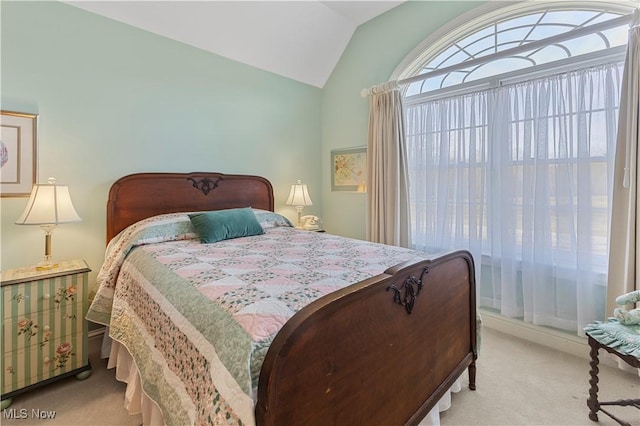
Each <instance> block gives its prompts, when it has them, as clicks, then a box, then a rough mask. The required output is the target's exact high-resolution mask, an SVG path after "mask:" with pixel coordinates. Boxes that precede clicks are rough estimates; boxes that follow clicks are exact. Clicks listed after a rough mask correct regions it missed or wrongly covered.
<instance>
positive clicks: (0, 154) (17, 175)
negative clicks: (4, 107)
mask: <svg viewBox="0 0 640 426" xmlns="http://www.w3.org/2000/svg"><path fill="white" fill-rule="evenodd" d="M1 113H2V114H1V115H0V196H2V197H28V196H29V194H31V187H32V186H33V184H34V183H35V182H36V146H37V140H36V139H37V124H36V122H37V118H38V116H37V115H36V114H26V113H21V112H13V111H2V112H1Z"/></svg>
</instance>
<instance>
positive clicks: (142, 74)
mask: <svg viewBox="0 0 640 426" xmlns="http://www.w3.org/2000/svg"><path fill="white" fill-rule="evenodd" d="M0 7H1V34H0V35H1V49H2V50H1V51H0V53H1V59H2V63H1V76H0V77H1V87H0V89H1V91H0V92H1V94H2V97H1V107H2V109H3V110H12V111H19V112H28V113H36V114H39V122H38V124H39V138H38V139H39V140H38V167H37V169H38V181H39V182H46V180H47V177H49V176H54V177H56V179H57V180H58V183H60V184H67V185H69V187H70V191H71V196H72V199H73V202H74V205H75V207H76V210H77V211H78V213H79V214H80V216H81V217H82V218H83V221H82V222H80V223H74V224H67V225H61V226H59V227H58V228H57V229H56V230H55V232H54V234H53V255H54V257H55V258H57V259H67V258H76V257H82V258H84V259H86V260H87V262H88V263H89V265H90V267H91V268H92V269H93V272H92V277H95V274H96V273H97V270H98V268H99V267H100V265H101V263H102V260H103V258H104V248H105V232H106V231H105V215H106V214H105V210H106V201H107V193H108V190H109V187H110V185H111V184H112V183H113V181H114V180H116V179H117V178H118V177H121V176H123V175H126V174H129V173H135V172H147V171H176V172H190V171H219V172H223V173H250V174H257V175H262V176H265V177H267V178H268V179H270V180H271V182H272V184H273V186H274V189H275V198H276V210H278V211H279V212H281V213H283V214H285V215H286V216H288V217H289V218H291V219H293V218H295V215H296V213H295V210H294V209H293V208H291V207H288V206H284V202H285V200H286V197H287V195H288V191H289V187H290V185H291V184H292V183H294V182H295V181H296V179H302V180H304V181H305V182H306V183H307V184H308V185H309V190H310V192H311V195H312V197H313V201H314V205H313V206H312V207H309V208H307V209H305V212H307V213H315V214H320V213H321V211H322V197H321V180H320V179H321V169H320V164H318V161H317V159H318V156H319V155H320V152H321V150H320V146H321V122H320V117H321V102H322V97H321V96H322V91H321V90H320V89H318V88H315V87H312V86H308V85H305V84H302V83H298V82H295V81H293V80H290V79H286V78H283V77H279V76H276V75H275V74H272V73H268V72H264V71H261V70H258V69H256V68H253V67H250V66H246V65H242V64H240V63H237V62H234V61H231V60H228V59H225V58H222V57H220V56H216V55H212V54H210V53H207V52H205V51H202V50H199V49H196V48H193V47H190V46H187V45H185V44H182V43H178V42H174V41H171V40H169V39H166V38H163V37H160V36H157V35H154V34H151V33H148V32H145V31H142V30H139V29H135V28H133V27H130V26H128V25H125V24H121V23H118V22H116V21H113V20H109V19H106V18H103V17H100V16H98V15H95V14H92V13H89V12H86V11H84V10H81V9H78V8H75V7H72V6H69V5H66V4H63V3H58V2H50V1H44V2H10V1H2V2H1V3H0ZM26 202H27V198H7V197H4V198H2V199H0V209H1V214H2V223H1V228H0V234H1V235H0V237H1V245H0V256H1V267H2V269H7V268H13V267H19V266H26V265H32V264H35V263H37V262H38V261H40V260H41V258H42V256H43V254H44V233H43V232H42V230H41V229H40V228H39V227H37V226H36V227H31V226H18V225H15V224H14V221H15V220H16V219H17V218H18V216H19V215H20V213H21V212H22V210H23V208H24V207H25V205H26ZM92 281H93V279H92Z"/></svg>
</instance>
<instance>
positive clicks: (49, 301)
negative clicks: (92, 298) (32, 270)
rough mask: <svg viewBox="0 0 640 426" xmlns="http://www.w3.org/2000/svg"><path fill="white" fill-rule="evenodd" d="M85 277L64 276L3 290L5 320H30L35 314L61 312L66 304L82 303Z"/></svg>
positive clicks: (79, 275) (75, 275) (77, 275)
mask: <svg viewBox="0 0 640 426" xmlns="http://www.w3.org/2000/svg"><path fill="white" fill-rule="evenodd" d="M86 276H87V275H86V274H72V275H63V276H57V277H49V278H43V279H39V280H34V281H30V282H26V283H22V284H16V285H10V286H3V288H2V292H3V297H2V300H3V306H2V311H3V317H4V318H5V319H9V318H15V317H19V316H28V315H30V314H31V313H33V312H38V311H43V310H48V309H60V308H61V307H63V306H65V305H67V304H74V303H78V302H82V297H83V294H82V289H83V288H84V285H85V280H86Z"/></svg>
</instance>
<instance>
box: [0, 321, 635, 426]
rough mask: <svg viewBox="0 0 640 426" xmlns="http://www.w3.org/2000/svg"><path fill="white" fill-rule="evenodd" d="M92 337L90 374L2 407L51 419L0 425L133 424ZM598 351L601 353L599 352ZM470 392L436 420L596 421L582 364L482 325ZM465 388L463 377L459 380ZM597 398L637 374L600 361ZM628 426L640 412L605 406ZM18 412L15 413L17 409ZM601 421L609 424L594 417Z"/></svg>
mask: <svg viewBox="0 0 640 426" xmlns="http://www.w3.org/2000/svg"><path fill="white" fill-rule="evenodd" d="M99 346H100V341H99V339H91V344H90V347H91V354H90V359H91V364H92V366H93V373H92V375H91V377H89V378H88V379H87V380H84V381H78V380H76V379H75V378H69V379H64V380H61V381H59V382H56V383H53V384H51V385H48V386H45V387H43V388H41V389H38V390H34V391H32V392H29V393H27V394H24V395H21V396H18V397H16V398H14V400H13V404H12V405H11V407H10V408H12V409H15V410H21V409H26V410H27V412H28V413H29V415H30V413H31V410H32V409H40V410H45V411H55V412H56V415H55V418H54V419H52V420H46V421H43V420H38V419H35V418H27V419H8V418H6V414H5V413H3V415H2V417H1V419H0V420H1V421H2V424H3V425H7V426H9V425H21V426H27V425H30V424H43V425H44V424H46V425H65V426H71V425H139V424H140V423H141V418H140V416H138V415H136V416H130V415H128V414H127V413H126V412H125V410H124V408H123V405H122V404H123V393H124V389H125V385H124V384H122V383H119V382H117V381H116V380H115V378H114V372H113V370H107V369H106V361H105V360H101V359H99V358H98V350H99ZM602 352H603V351H601V358H603V357H604V354H603V353H602ZM477 366H478V369H477V377H476V383H477V390H476V391H470V390H469V389H468V388H464V389H463V390H462V391H461V392H459V393H457V394H454V395H453V401H452V402H453V406H452V408H451V409H450V410H448V411H446V412H444V413H442V414H441V423H442V425H458V426H460V425H587V426H588V425H594V426H595V425H597V424H598V423H594V422H591V421H590V420H589V418H588V409H587V405H586V400H587V397H588V395H589V389H588V387H589V383H588V382H589V361H588V360H587V359H584V358H577V357H575V356H571V355H566V354H564V353H561V352H558V351H554V350H549V349H547V348H545V347H543V346H540V345H537V344H534V343H529V342H527V341H524V340H522V339H519V338H515V337H511V336H508V335H506V334H503V333H500V332H498V331H494V330H491V329H488V328H486V327H485V328H484V330H483V335H482V348H481V352H480V357H479V359H478V363H477ZM464 382H465V385H466V383H467V379H466V377H465V380H464ZM599 395H600V400H607V399H609V400H611V399H620V398H638V397H640V378H639V377H638V376H637V374H636V375H634V374H631V373H628V372H622V371H620V370H617V369H614V368H611V367H608V366H606V365H602V364H601V368H600V393H599ZM612 411H614V412H615V413H616V414H617V415H619V416H620V417H622V418H624V419H625V420H626V421H628V422H630V423H631V424H633V425H640V410H636V409H634V408H631V407H616V408H615V409H612ZM18 412H19V411H18ZM599 424H601V425H614V424H616V423H615V422H613V421H612V420H611V419H609V418H608V417H606V416H605V415H603V414H600V422H599Z"/></svg>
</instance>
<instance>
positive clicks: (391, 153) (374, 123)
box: [365, 82, 410, 247]
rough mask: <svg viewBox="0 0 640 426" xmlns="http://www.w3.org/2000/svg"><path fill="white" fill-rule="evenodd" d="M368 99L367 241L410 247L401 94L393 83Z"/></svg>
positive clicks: (369, 91)
mask: <svg viewBox="0 0 640 426" xmlns="http://www.w3.org/2000/svg"><path fill="white" fill-rule="evenodd" d="M365 94H367V95H369V97H370V100H369V102H370V104H369V105H370V106H369V137H368V141H367V163H368V164H367V169H368V175H367V209H368V220H367V239H368V240H369V241H373V242H378V243H384V244H391V245H396V246H401V247H409V246H410V237H409V221H410V217H409V188H408V175H407V151H406V142H405V129H404V110H403V105H402V94H401V92H400V88H399V86H398V85H397V83H396V82H390V83H385V84H384V85H380V86H377V87H374V88H371V89H369V90H367V91H365Z"/></svg>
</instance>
